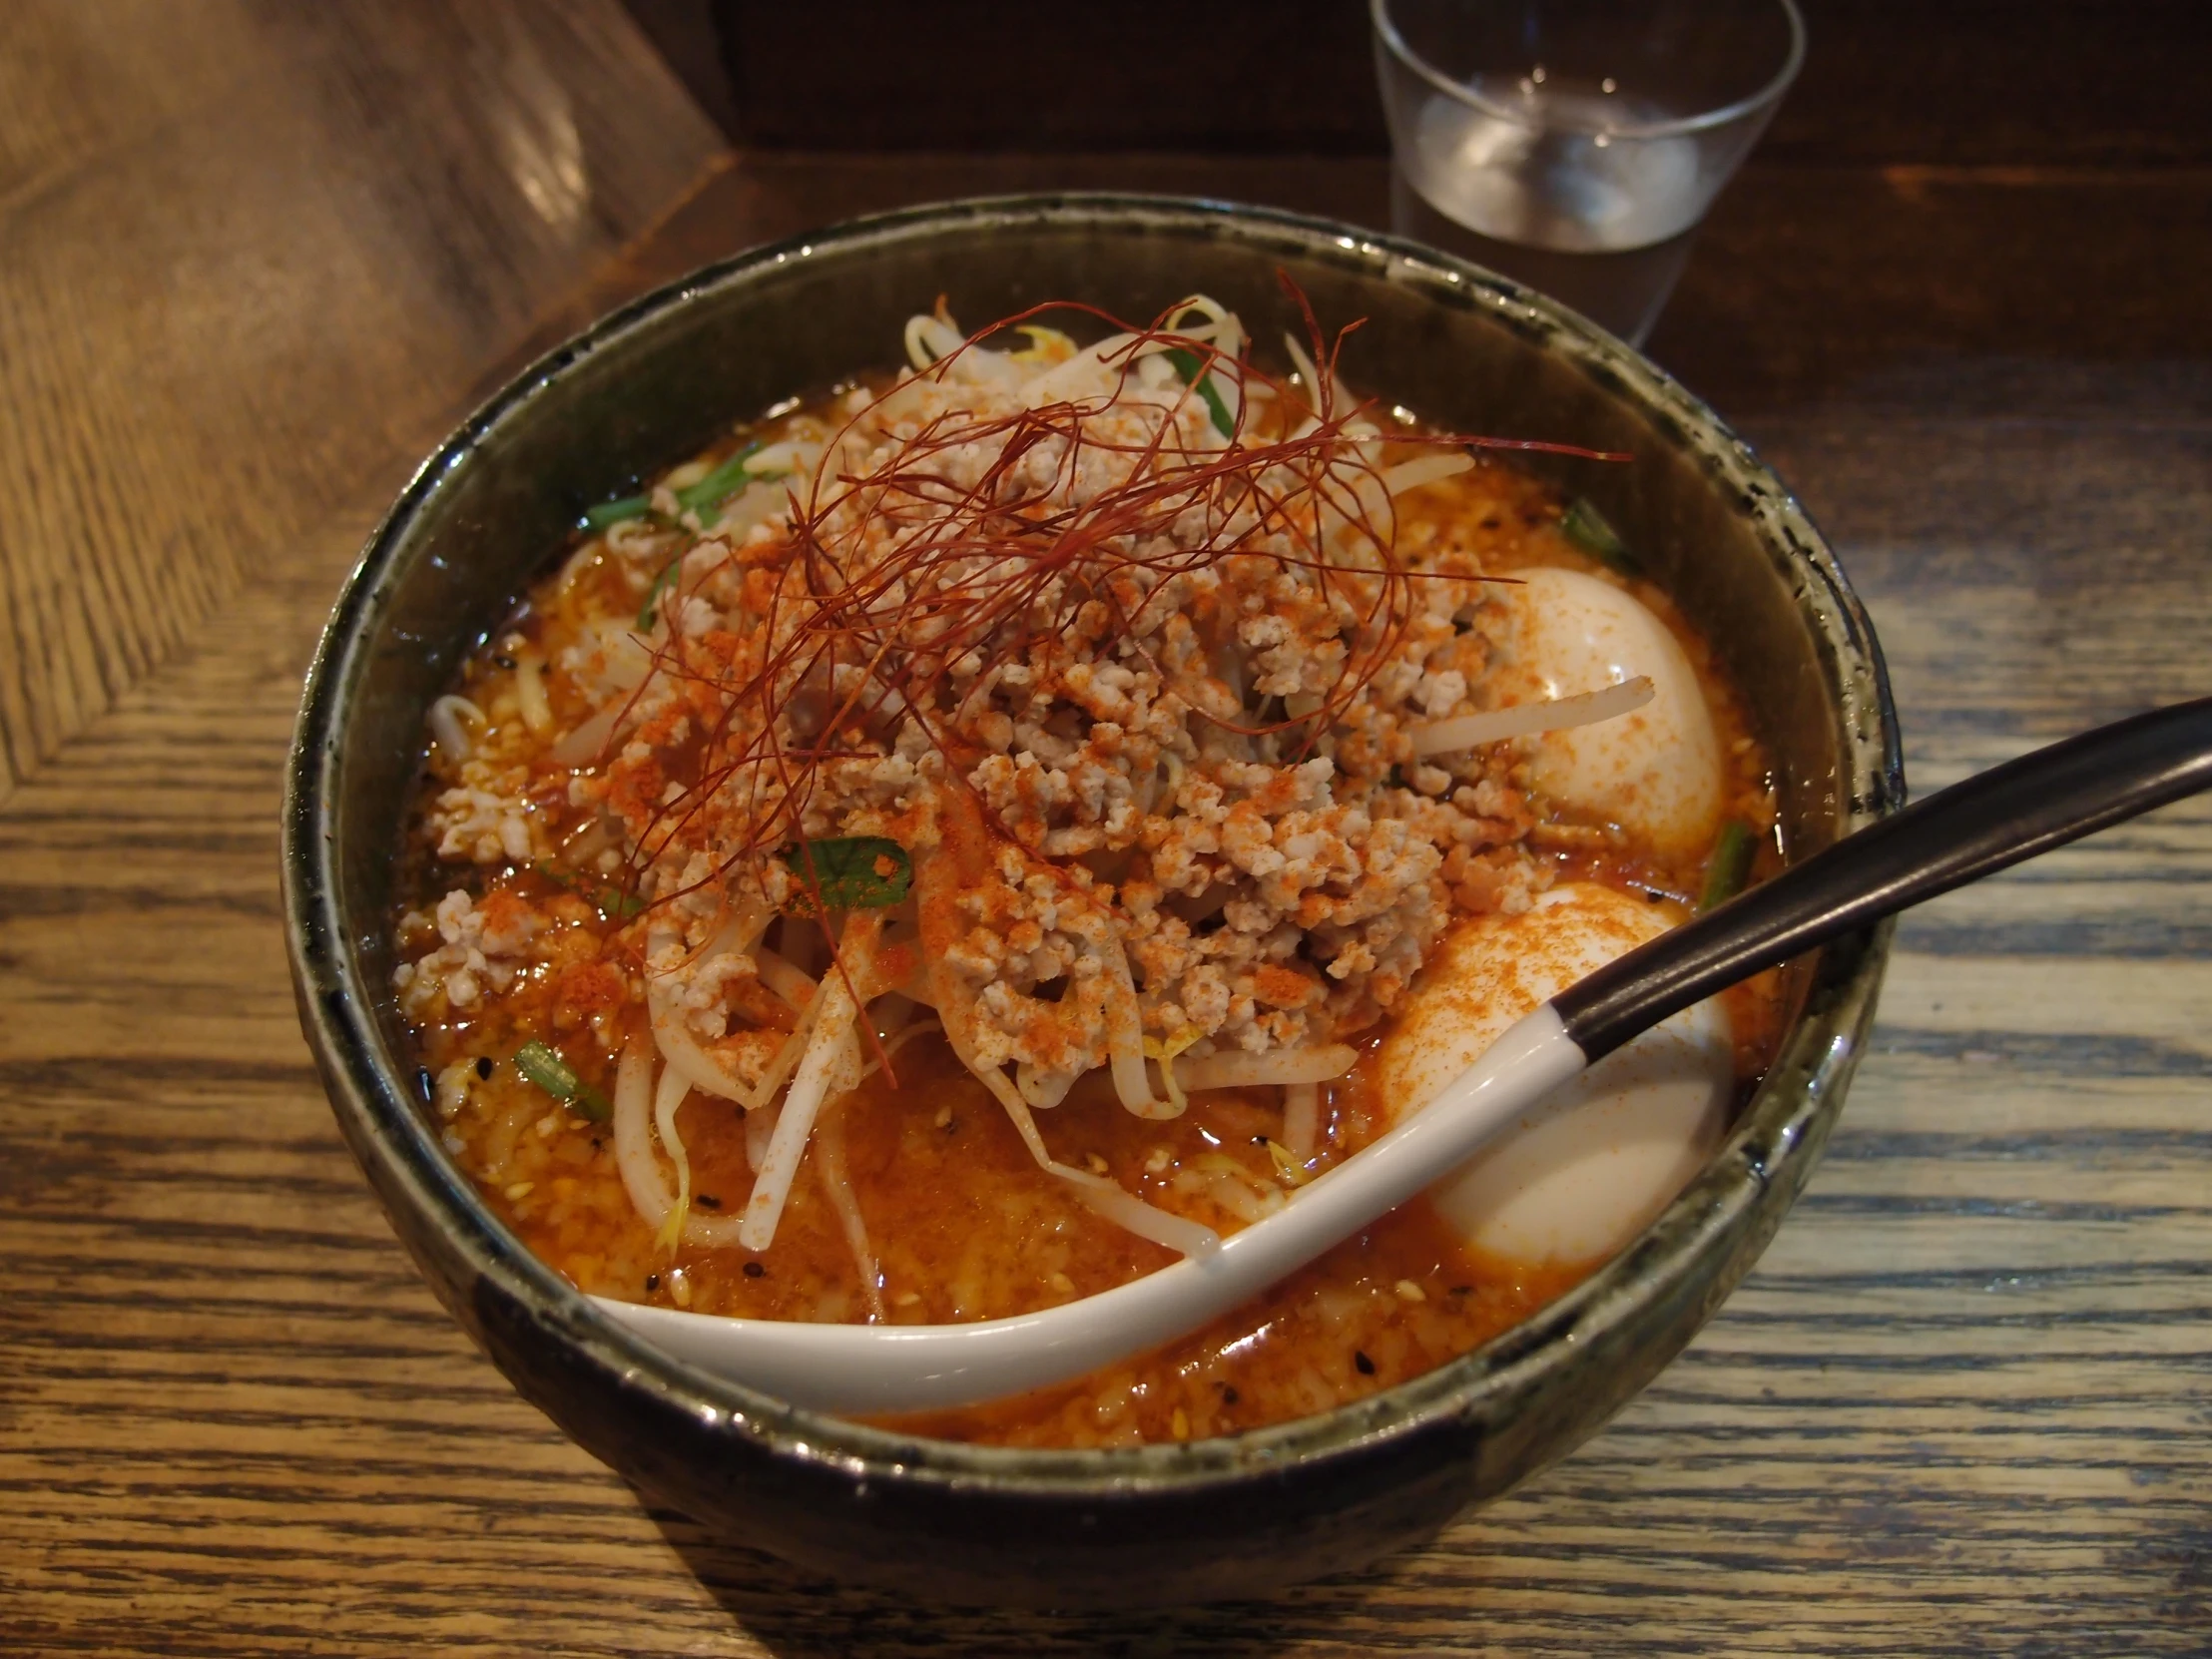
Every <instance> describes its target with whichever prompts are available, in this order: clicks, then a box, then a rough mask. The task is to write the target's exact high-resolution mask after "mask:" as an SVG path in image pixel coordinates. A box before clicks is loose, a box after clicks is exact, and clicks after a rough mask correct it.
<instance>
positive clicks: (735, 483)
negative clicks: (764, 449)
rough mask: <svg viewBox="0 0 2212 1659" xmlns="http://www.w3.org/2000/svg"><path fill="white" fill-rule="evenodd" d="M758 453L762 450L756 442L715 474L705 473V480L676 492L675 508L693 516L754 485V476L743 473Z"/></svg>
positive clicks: (718, 468) (733, 456)
mask: <svg viewBox="0 0 2212 1659" xmlns="http://www.w3.org/2000/svg"><path fill="white" fill-rule="evenodd" d="M760 451H761V446H760V444H759V443H758V442H755V443H749V444H747V445H746V446H745V447H744V448H743V449H741V450H739V451H738V452H737V453H736V454H735V455H732V456H731V457H730V458H729V459H728V460H727V461H724V462H723V463H722V465H720V466H718V467H716V468H715V469H714V471H712V472H710V473H708V474H707V476H706V477H704V478H702V479H700V480H699V482H698V483H696V484H686V485H685V486H684V487H683V488H682V489H680V490H678V491H677V492H676V504H677V505H678V506H679V507H681V508H683V509H684V511H686V512H688V513H695V512H698V511H699V510H700V509H701V508H702V507H712V506H715V505H716V504H717V503H719V502H721V501H723V500H725V499H726V498H728V497H730V496H733V495H735V494H737V493H738V491H740V490H741V489H743V488H745V486H746V485H747V484H749V483H751V482H752V481H753V474H752V473H750V472H748V471H746V469H745V463H746V462H747V461H749V460H751V459H752V458H753V457H754V456H755V455H757V454H759V453H760Z"/></svg>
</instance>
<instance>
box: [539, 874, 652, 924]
mask: <svg viewBox="0 0 2212 1659" xmlns="http://www.w3.org/2000/svg"><path fill="white" fill-rule="evenodd" d="M530 867H531V868H532V869H534V870H536V871H537V872H538V873H539V874H540V875H542V876H544V877H545V878H546V879H547V880H548V881H550V882H552V883H553V884H554V885H555V886H556V887H561V888H564V889H565V890H567V891H569V892H572V893H574V894H575V895H576V896H577V897H578V898H581V899H582V900H584V902H585V903H587V904H589V905H590V906H591V907H592V908H593V909H595V910H597V911H598V912H599V919H600V920H601V921H628V920H629V919H630V918H631V917H632V916H634V915H636V914H637V913H638V912H639V911H641V910H643V909H644V908H645V900H644V899H642V898H640V897H639V896H638V895H637V894H636V893H634V892H624V891H623V890H622V889H621V888H620V887H601V888H600V889H599V890H598V891H597V892H587V891H586V890H585V888H584V885H583V883H582V882H581V881H580V880H579V879H578V878H577V877H576V876H574V875H571V874H570V873H569V872H568V871H567V870H565V869H555V868H554V867H553V866H552V865H551V864H549V863H546V862H545V861H544V860H542V859H540V860H538V861H537V862H535V863H533V864H531V866H530Z"/></svg>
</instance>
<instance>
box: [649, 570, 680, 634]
mask: <svg viewBox="0 0 2212 1659" xmlns="http://www.w3.org/2000/svg"><path fill="white" fill-rule="evenodd" d="M683 568H684V555H683V554H681V553H679V554H677V555H676V557H675V558H673V559H671V560H669V562H668V563H667V564H666V565H664V566H662V567H661V574H660V575H658V576H656V577H654V578H653V585H652V586H651V587H650V588H647V589H646V590H645V603H644V604H643V605H640V606H639V607H638V632H639V633H641V634H648V633H651V632H652V631H653V613H654V611H655V610H657V609H658V608H659V606H660V603H661V595H662V594H664V593H666V592H668V588H669V584H670V583H671V582H673V581H675V580H676V573H677V572H678V571H680V570H682V569H683Z"/></svg>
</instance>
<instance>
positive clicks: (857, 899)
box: [779, 835, 914, 915]
mask: <svg viewBox="0 0 2212 1659" xmlns="http://www.w3.org/2000/svg"><path fill="white" fill-rule="evenodd" d="M779 856H781V857H782V858H783V860H784V862H785V863H787V864H789V865H791V867H792V870H793V873H795V874H796V875H798V877H799V878H800V880H801V881H802V882H803V883H808V885H807V890H806V891H804V892H802V893H800V894H798V895H797V896H796V897H795V898H794V900H793V904H794V907H795V908H797V909H798V910H799V913H801V914H802V915H805V914H808V913H810V912H811V911H812V910H813V908H814V903H815V894H816V893H817V892H818V891H819V892H820V893H821V895H822V902H823V904H824V905H825V906H826V907H828V908H830V909H832V910H880V909H882V908H883V907H884V906H885V905H889V904H896V903H898V902H900V901H901V900H902V899H904V898H905V896H906V889H907V888H908V887H909V886H911V885H912V884H913V879H914V861H913V859H912V858H910V857H908V856H907V853H906V849H905V848H904V847H903V846H900V845H899V844H898V842H896V841H894V840H888V839H886V838H885V837H883V836H881V835H831V836H828V837H826V838H824V839H821V840H811V841H798V842H795V843H793V844H792V845H790V846H787V847H785V848H784V850H783V852H782V853H781V854H779ZM810 874H811V875H812V876H813V880H812V882H811V883H809V882H808V877H809V876H810Z"/></svg>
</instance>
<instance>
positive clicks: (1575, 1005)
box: [1552, 698, 2212, 1060]
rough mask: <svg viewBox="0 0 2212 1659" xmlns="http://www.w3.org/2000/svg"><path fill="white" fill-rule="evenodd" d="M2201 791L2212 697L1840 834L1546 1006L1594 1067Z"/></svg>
mask: <svg viewBox="0 0 2212 1659" xmlns="http://www.w3.org/2000/svg"><path fill="white" fill-rule="evenodd" d="M2204 789H2212V698H2200V699H2198V700H2197V701H2196V702H2194V703H2177V704H2175V705H2174V706H2173V707H2171V708H2168V709H2154V710H2152V711H2151V712H2150V713H2149V714H2147V715H2137V716H2136V717H2135V718H2134V719H2132V720H2123V721H2120V722H2118V723H2117V724H2115V725H2111V726H2100V727H2098V728H2097V729H2096V730H2095V731H2092V732H2084V733H2082V734H2081V736H2079V737H2077V738H2068V739H2067V740H2066V741H2065V742H2063V743H2055V744H2052V745H2051V746H2050V747H2049V748H2047V749H2038V750H2036V751H2035V752H2034V753H2033V754H2031V755H2023V756H2021V757H2020V758H2019V759H2018V760H2016V761H2007V762H2006V763H2005V764H2004V765H2002V766H1999V767H1991V768H1990V769H1989V770H1988V771H1987V772H1984V773H1981V774H1979V775H1978V776H1976V777H1973V778H1969V779H1967V780H1966V781H1965V782H1964V783H1963V784H1955V785H1953V786H1952V787H1951V788H1949V789H1947V790H1942V791H1939V792H1938V793H1936V794H1935V795H1932V796H1930V797H1929V798H1928V799H1927V800H1926V801H1920V802H1916V803H1914V804H1913V805H1912V806H1910V807H1908V808H1906V809H1905V810H1904V811H1903V812H1901V813H1898V814H1896V815H1894V816H1893V817H1890V818H1886V819H1884V820H1882V821H1881V822H1880V823H1879V824H1873V825H1870V826H1868V827H1867V828H1866V829H1864V830H1859V831H1858V832H1857V833H1856V834H1852V835H1847V836H1845V837H1844V838H1843V839H1842V840H1840V841H1838V842H1837V843H1836V844H1835V845H1834V846H1831V847H1829V848H1828V849H1827V850H1826V851H1823V852H1817V853H1815V854H1814V855H1813V856H1812V857H1810V858H1808V859H1806V860H1805V862H1803V863H1801V864H1796V865H1793V866H1792V867H1791V868H1789V869H1787V870H1784V871H1783V872H1782V873H1781V874H1780V875H1778V876H1776V877H1775V878H1774V879H1773V880H1771V881H1769V882H1767V883H1765V884H1764V885H1762V886H1758V887H1754V888H1752V889H1751V890H1750V891H1749V892H1746V893H1743V894H1741V895H1740V896H1738V897H1736V898H1734V899H1731V900H1730V901H1729V902H1728V903H1726V904H1723V905H1721V906H1720V907H1719V908H1718V909H1715V910H1712V911H1709V912H1708V913H1707V914H1705V915H1702V916H1699V917H1698V918H1697V919H1696V920H1695V921H1692V922H1689V923H1687V924H1685V925H1684V926H1681V927H1677V928H1676V929H1674V931H1672V932H1671V933H1664V934H1661V935H1660V936H1659V937H1658V938H1656V939H1653V940H1652V941H1651V942H1650V943H1649V944H1647V945H1644V946H1642V947H1640V948H1638V949H1636V950H1632V951H1630V952H1629V953H1628V954H1627V955H1625V956H1623V957H1621V958H1620V959H1619V960H1617V961H1614V962H1610V963H1608V964H1607V965H1606V966H1604V967H1602V968H1600V969H1599V970H1598V971H1597V972H1595V973H1593V974H1591V975H1590V976H1589V977H1588V978H1587V979H1584V980H1582V981H1581V982H1580V983H1578V984H1576V985H1573V986H1571V987H1570V988H1568V989H1567V990H1564V991H1562V992H1560V993H1559V995H1557V996H1556V997H1554V998H1552V1007H1553V1008H1554V1009H1555V1010H1556V1011H1557V1013H1558V1015H1559V1018H1560V1019H1561V1021H1562V1022H1563V1023H1564V1024H1565V1025H1566V1028H1567V1035H1568V1036H1570V1037H1572V1038H1573V1039H1574V1041H1575V1044H1576V1045H1577V1046H1578V1047H1579V1048H1581V1050H1582V1051H1583V1053H1585V1054H1587V1055H1588V1056H1589V1057H1590V1058H1591V1059H1592V1060H1595V1059H1597V1058H1598V1056H1600V1055H1601V1054H1607V1053H1610V1052H1611V1051H1612V1050H1614V1049H1616V1048H1618V1047H1620V1045H1621V1044H1622V1043H1624V1042H1627V1041H1628V1040H1629V1039H1630V1038H1631V1037H1633V1036H1635V1035H1636V1034H1637V1033H1638V1032H1640V1031H1644V1030H1647V1029H1648V1028H1650V1027H1651V1026H1653V1025H1656V1024H1658V1023H1659V1021H1661V1020H1663V1019H1665V1018H1666V1017H1667V1016H1668V1015H1669V1014H1672V1013H1676V1012H1678V1011H1680V1010H1681V1009H1684V1008H1687V1007H1689V1006H1690V1005H1691V1004H1692V1003H1694V1002H1699V1001H1702V1000H1703V999H1704V998H1706V997H1708V996H1710V995H1712V993H1713V992H1715V991H1717V990H1721V989H1723V988H1724V987H1726V986H1729V985H1732V984H1734V983H1736V981H1738V980H1739V979H1743V978H1746V977H1748V976H1749V975H1751V974H1754V973H1757V972H1758V971H1759V970H1760V969H1761V968H1768V967H1773V966H1775V965H1776V964H1777V963H1780V962H1786V961H1788V960H1789V959H1790V958H1791V957H1793V956H1796V955H1798V954H1799V953H1800V952H1802V951H1806V950H1810V949H1811V948H1812V947H1813V946H1815V945H1817V944H1823V943H1826V942H1827V941H1828V940H1830V939H1832V938H1835V937H1836V936H1837V935H1838V934H1840V933H1849V932H1852V931H1854V930H1856V929H1858V928H1861V927H1865V926H1867V925H1868V924H1869V923H1871V922H1875V921H1878V920H1880V919H1881V918H1882V917H1884V916H1886V915H1890V914H1892V913H1894V912H1895V911H1898V910H1903V909H1905V908H1907V907H1908V906H1910V905H1914V904H1918V903H1920V902H1921V900H1923V899H1925V898H1934V897H1935V896H1936V894H1937V893H1944V892H1948V891H1950V889H1951V888H1953V887H1957V886H1963V885H1964V884H1965V883H1966V882H1968V881H1976V880H1979V879H1980V878H1981V877H1982V876H1984V875H1987V874H1990V873H1991V872H1993V871H1995V870H2000V869H2003V868H2004V867H2005V866H2006V865H2008V864H2016V863H2018V862H2019V861H2020V860H2021V859H2023V858H2032V857H2034V856H2035V855H2036V854H2037V853H2038V852H2047V851H2049V850H2050V849H2051V848H2052V847H2054V846H2063V845H2064V844H2065V843H2066V842H2068V841H2070V840H2074V839H2077V838H2078V837H2080V836H2082V835H2086V834H2088V833H2090V832H2091V831H2092V830H2102V829H2103V828H2104V827H2105V826H2106V825H2110V824H2117V823H2119V822H2120V821H2121V820H2122V819H2128V818H2133V817H2135V816H2136V815H2137V814H2138V813H2147V812H2149V811H2150V810H2151V809H2152V808H2153V807H2163V806H2164V805H2165V804H2166V803H2167V802H2169V801H2178V800H2180V799H2181V798H2182V797H2183V796H2185V795H2194V794H2195V793H2196V792H2197V791H2199V790H2204Z"/></svg>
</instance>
